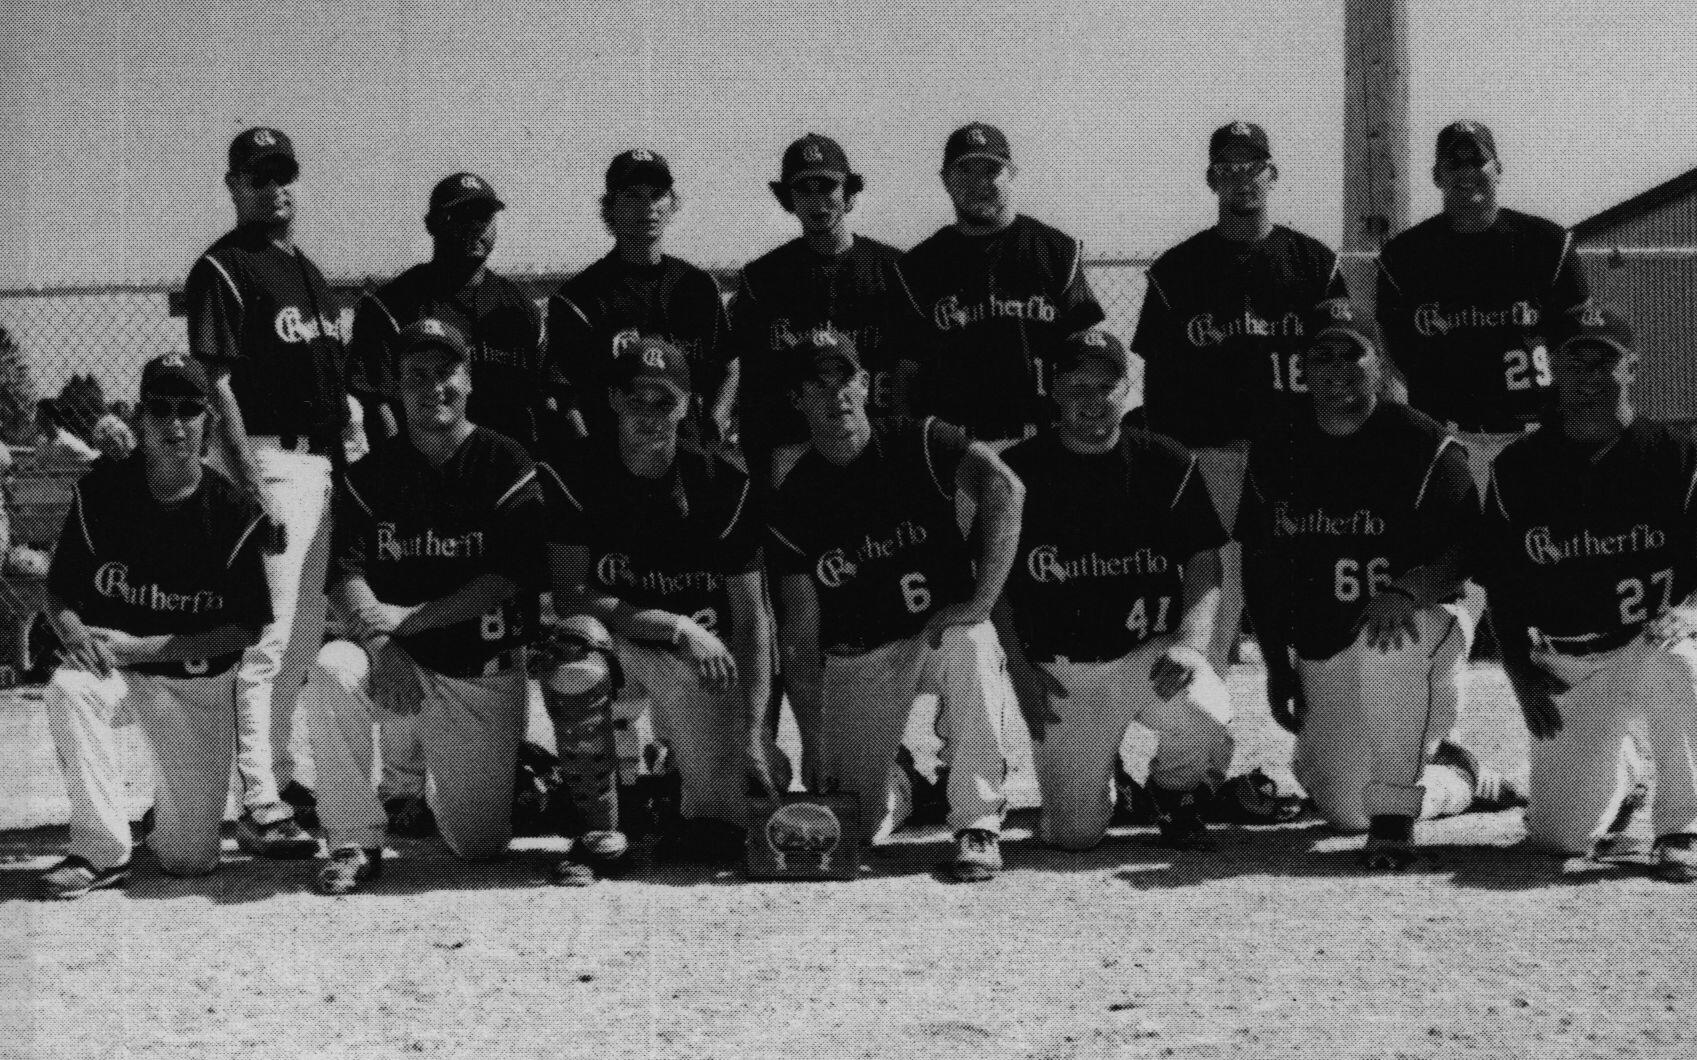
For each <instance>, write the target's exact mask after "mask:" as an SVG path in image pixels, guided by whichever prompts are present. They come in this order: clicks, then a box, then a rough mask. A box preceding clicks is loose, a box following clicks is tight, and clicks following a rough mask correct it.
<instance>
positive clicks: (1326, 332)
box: [1302, 326, 1379, 355]
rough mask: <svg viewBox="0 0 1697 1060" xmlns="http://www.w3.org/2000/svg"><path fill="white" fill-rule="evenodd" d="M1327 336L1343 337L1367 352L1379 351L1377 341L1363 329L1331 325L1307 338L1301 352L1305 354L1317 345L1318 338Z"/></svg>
mask: <svg viewBox="0 0 1697 1060" xmlns="http://www.w3.org/2000/svg"><path fill="white" fill-rule="evenodd" d="M1329 338H1345V339H1348V340H1349V341H1350V342H1352V343H1354V344H1355V345H1357V346H1359V347H1360V348H1361V349H1362V350H1364V351H1366V352H1367V353H1378V352H1379V345H1378V343H1377V342H1376V341H1374V339H1373V338H1372V336H1370V335H1368V334H1367V333H1366V332H1365V331H1359V330H1357V329H1355V328H1345V327H1336V326H1333V327H1326V328H1321V329H1320V330H1319V331H1316V332H1315V333H1314V337H1313V338H1312V339H1309V340H1308V342H1307V343H1306V344H1305V345H1304V346H1303V347H1302V352H1303V354H1305V355H1306V354H1307V352H1308V351H1309V350H1311V349H1313V348H1314V347H1315V346H1317V345H1319V344H1320V340H1322V339H1329Z"/></svg>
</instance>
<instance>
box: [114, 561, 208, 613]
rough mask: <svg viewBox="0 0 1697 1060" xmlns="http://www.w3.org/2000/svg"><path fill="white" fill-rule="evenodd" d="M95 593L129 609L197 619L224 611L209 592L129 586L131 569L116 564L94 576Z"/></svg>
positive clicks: (150, 586)
mask: <svg viewBox="0 0 1697 1060" xmlns="http://www.w3.org/2000/svg"><path fill="white" fill-rule="evenodd" d="M94 591H95V592H97V593H99V594H100V595H101V596H104V597H107V598H108V599H113V600H122V601H124V603H126V604H129V605H130V606H131V607H145V608H147V609H148V610H149V611H173V612H177V613H179V614H190V615H199V614H204V613H206V612H208V611H222V610H223V609H224V597H223V596H222V595H220V594H218V593H215V592H213V591H212V590H211V589H201V590H199V591H197V592H192V593H173V592H168V591H166V590H164V589H161V588H160V587H159V586H158V585H153V584H150V585H131V584H130V568H129V567H128V566H126V565H124V564H122V563H119V562H117V561H113V562H111V563H106V564H103V565H102V566H101V568H100V569H99V570H97V571H95V572H94Z"/></svg>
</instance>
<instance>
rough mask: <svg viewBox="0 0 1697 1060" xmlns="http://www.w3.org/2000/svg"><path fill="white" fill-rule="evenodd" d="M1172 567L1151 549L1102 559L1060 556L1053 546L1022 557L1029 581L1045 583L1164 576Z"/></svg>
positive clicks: (1037, 549)
mask: <svg viewBox="0 0 1697 1060" xmlns="http://www.w3.org/2000/svg"><path fill="white" fill-rule="evenodd" d="M1171 566H1172V564H1171V563H1170V562H1169V561H1168V559H1167V557H1165V556H1163V555H1161V554H1160V553H1159V552H1156V551H1155V550H1154V549H1150V548H1140V549H1138V550H1137V551H1136V552H1133V553H1132V554H1131V555H1129V556H1103V555H1100V554H1098V553H1096V552H1089V553H1086V554H1085V555H1082V556H1069V557H1062V556H1061V554H1060V550H1059V549H1057V548H1056V547H1055V546H1054V545H1038V546H1037V547H1036V548H1034V549H1032V550H1031V551H1030V552H1028V553H1026V555H1025V570H1026V573H1027V574H1030V575H1031V580H1032V581H1034V582H1040V583H1043V584H1045V585H1046V584H1048V583H1050V582H1064V581H1068V580H1070V579H1073V578H1120V577H1124V576H1126V575H1147V574H1165V573H1166V572H1167V570H1168V569H1169V568H1170V567H1171Z"/></svg>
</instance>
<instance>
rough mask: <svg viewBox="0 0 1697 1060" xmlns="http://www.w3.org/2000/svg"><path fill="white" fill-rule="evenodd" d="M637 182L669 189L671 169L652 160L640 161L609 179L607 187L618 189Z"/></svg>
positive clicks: (613, 189)
mask: <svg viewBox="0 0 1697 1060" xmlns="http://www.w3.org/2000/svg"><path fill="white" fill-rule="evenodd" d="M637 184H652V185H653V186H654V187H656V188H660V189H662V190H665V189H669V188H671V186H672V171H671V170H669V169H667V168H665V167H664V166H658V165H655V164H654V163H652V162H641V163H638V164H637V165H634V166H632V167H630V168H629V169H627V170H625V171H624V172H623V173H620V174H619V175H618V176H617V177H615V178H613V179H612V180H609V181H608V182H607V187H608V189H609V190H611V191H618V190H619V189H620V188H629V187H632V186H634V185H637Z"/></svg>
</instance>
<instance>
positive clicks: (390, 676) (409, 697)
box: [366, 638, 424, 714]
mask: <svg viewBox="0 0 1697 1060" xmlns="http://www.w3.org/2000/svg"><path fill="white" fill-rule="evenodd" d="M366 651H367V652H368V653H369V654H370V656H371V679H370V680H371V698H372V701H373V702H375V703H376V704H377V706H378V707H379V708H380V709H382V710H384V711H387V712H388V713H390V714H417V713H418V712H419V710H420V709H421V708H423V706H424V685H423V684H422V682H421V678H420V675H419V672H418V667H417V666H416V665H414V664H413V661H412V659H411V658H410V657H409V656H408V655H407V653H406V652H405V651H404V650H402V648H401V647H400V645H398V644H396V643H395V642H394V641H392V640H389V639H387V638H383V639H381V640H374V641H372V642H371V643H369V644H367V646H366Z"/></svg>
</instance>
